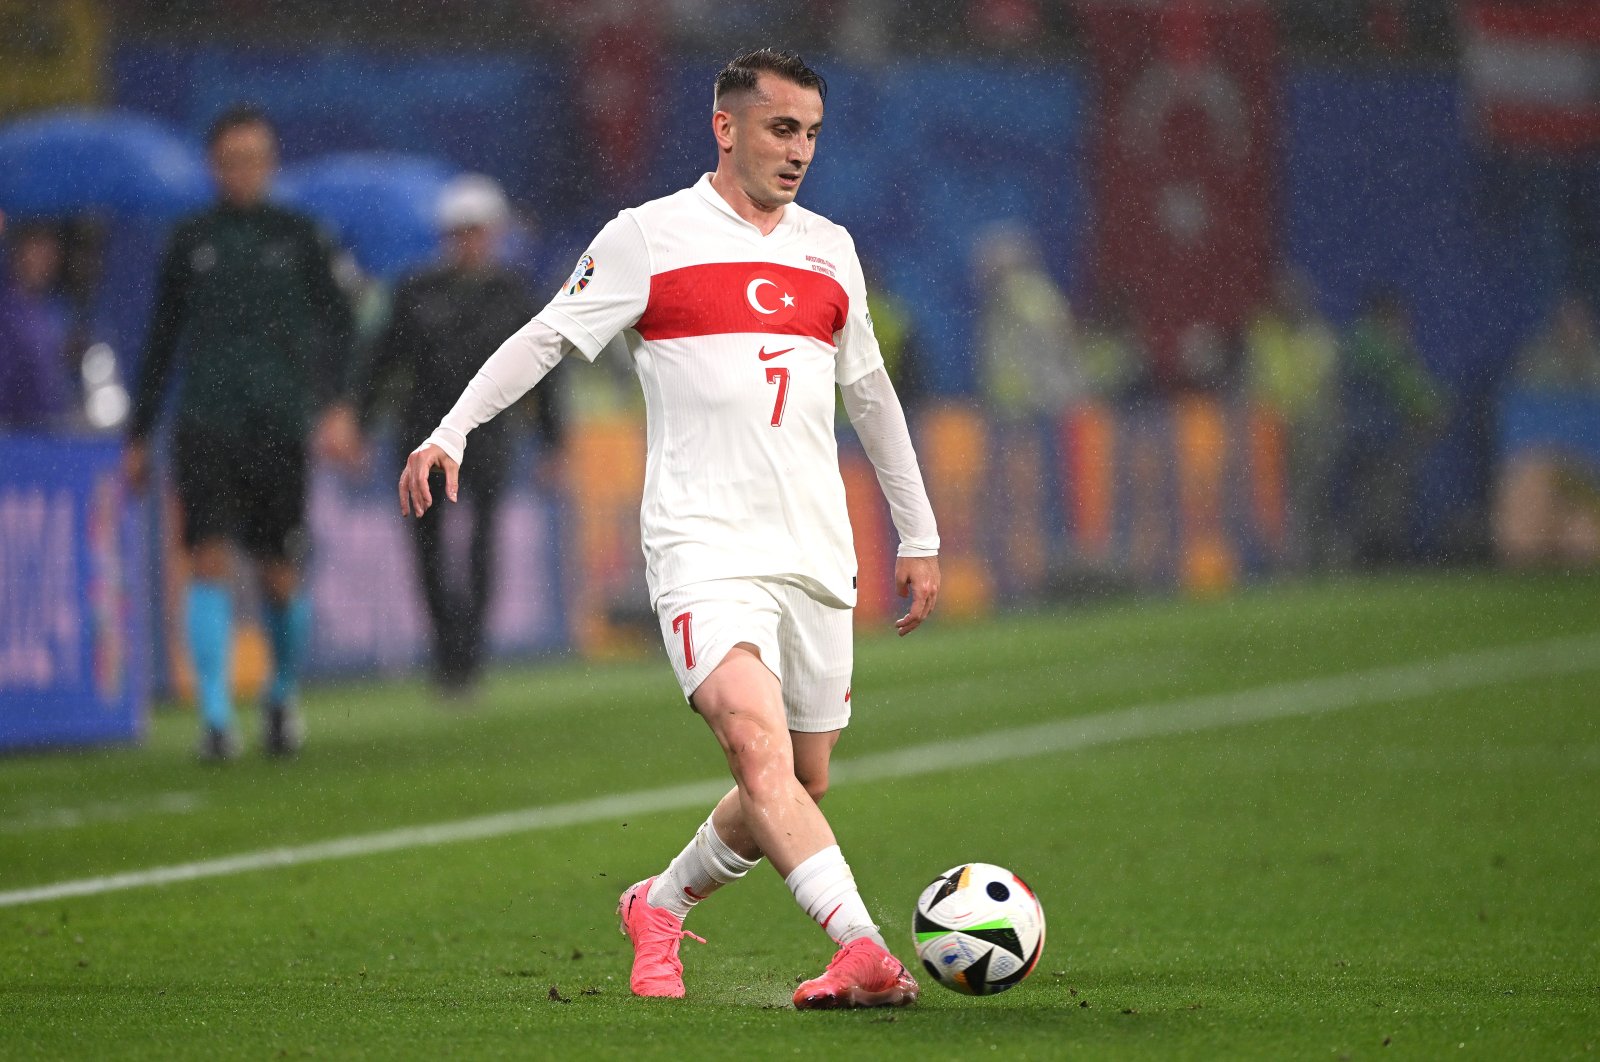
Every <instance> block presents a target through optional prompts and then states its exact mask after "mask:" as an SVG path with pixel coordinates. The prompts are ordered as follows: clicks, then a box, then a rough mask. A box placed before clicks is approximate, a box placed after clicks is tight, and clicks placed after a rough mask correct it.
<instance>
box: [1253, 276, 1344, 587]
mask: <svg viewBox="0 0 1600 1062" xmlns="http://www.w3.org/2000/svg"><path fill="white" fill-rule="evenodd" d="M1338 363H1339V340H1338V336H1337V335H1336V334H1335V333H1334V330H1333V326H1332V325H1331V324H1329V323H1328V321H1327V319H1326V318H1325V317H1323V316H1322V314H1321V312H1320V311H1319V310H1318V309H1317V306H1316V303H1315V301H1314V300H1313V298H1312V293H1311V290H1310V287H1309V285H1308V284H1307V282H1306V280H1305V279H1304V278H1303V277H1301V276H1299V275H1296V274H1294V273H1287V272H1286V273H1284V274H1282V275H1280V276H1279V277H1278V280H1277V282H1276V284H1275V285H1274V286H1273V290H1272V297H1271V299H1270V300H1269V301H1268V302H1267V303H1266V305H1264V306H1262V308H1261V309H1260V311H1258V312H1257V313H1256V315H1255V316H1254V317H1253V318H1252V319H1251V321H1250V324H1249V325H1248V326H1247V327H1246V329H1245V376H1246V380H1247V386H1248V390H1249V395H1250V399H1251V401H1253V402H1254V403H1255V404H1256V405H1257V406H1258V407H1260V408H1263V409H1266V410H1270V411H1271V412H1272V413H1273V414H1275V415H1276V416H1277V417H1278V418H1279V420H1280V421H1281V422H1282V424H1283V427H1284V431H1285V451H1286V453H1285V458H1286V465H1287V472H1288V479H1289V489H1288V495H1289V497H1288V502H1289V519H1290V524H1291V526H1292V528H1293V534H1292V535H1291V541H1292V542H1293V543H1294V549H1295V554H1296V555H1295V556H1294V557H1293V558H1292V559H1293V560H1294V561H1295V562H1296V563H1297V564H1298V565H1299V566H1301V567H1308V566H1312V565H1314V564H1317V563H1320V562H1321V561H1324V560H1326V559H1327V548H1328V536H1327V529H1326V522H1327V512H1328V509H1327V492H1328V474H1329V472H1330V470H1331V469H1332V467H1333V459H1334V455H1335V452H1336V451H1335V447H1336V437H1335V435H1334V429H1335V418H1336V416H1337V413H1338V389H1337V387H1336V386H1335V382H1336V376H1335V373H1336V371H1337V369H1338Z"/></svg>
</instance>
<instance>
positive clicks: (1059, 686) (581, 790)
mask: <svg viewBox="0 0 1600 1062" xmlns="http://www.w3.org/2000/svg"><path fill="white" fill-rule="evenodd" d="M306 700H307V710H308V715H309V719H310V724H311V736H312V740H311V744H310V745H309V746H308V749H307V751H306V753H305V754H304V755H303V756H302V757H301V759H300V760H299V761H297V762H293V763H272V762H266V761H264V760H261V759H259V758H257V757H255V756H250V757H247V758H246V759H245V760H243V761H241V762H239V763H237V764H235V765H232V766H230V767H227V768H223V769H214V768H213V769H208V768H202V767H200V766H198V765H196V764H195V763H194V762H193V761H192V759H191V746H192V740H193V730H192V728H193V720H192V718H191V717H190V716H189V715H188V714H187V713H180V712H175V711H166V712H162V713H159V714H158V716H157V717H156V719H155V720H154V725H153V727H152V730H151V733H150V735H149V736H148V738H147V740H146V742H145V743H144V745H143V747H140V748H128V749H110V750H99V751H92V752H80V753H58V754H41V755H28V756H20V757H12V758H8V759H3V760H0V940H3V946H0V1057H4V1058H7V1059H11V1058H35V1057H40V1058H101V1057H146V1058H213V1057H251V1058H262V1057H288V1058H299V1057H317V1058H330V1057H332V1058H374V1059H387V1058H396V1057H417V1058H422V1057H437V1056H449V1057H459V1058H481V1057H529V1058H531V1057H555V1058H630V1059H643V1058H669V1057H670V1058H692V1059H700V1058H741V1059H748V1058H766V1057H777V1056H783V1057H800V1058H811V1059H819V1058H928V1057H940V1056H942V1057H969V1056H976V1057H994V1058H1061V1057H1091V1058H1178V1057H1190V1058H1240V1057H1260V1058H1323V1057H1327V1058H1341V1057H1349V1058H1388V1057H1396V1058H1399V1057H1408V1058H1437V1057H1449V1058H1465V1057H1474V1058H1495V1059H1500V1058H1585V1057H1587V1058H1594V1057H1600V579H1596V578H1593V577H1582V578H1579V577H1556V576H1540V577H1526V578H1518V577H1510V576H1498V575H1482V574H1480V575H1443V576H1408V577H1404V578H1397V579H1391V580H1383V581H1353V582H1338V583H1329V584H1315V585H1301V586H1284V587H1275V588H1264V589H1259V590H1254V591H1251V592H1248V593H1245V594H1242V595H1239V596H1237V597H1234V598H1230V599H1226V600H1219V601H1210V602H1185V601H1144V602H1122V603H1112V604H1097V605H1092V606H1084V607H1080V608H1075V609H1059V610H1051V611H1048V612H1044V613H1039V614H1032V615H1026V616H1016V617H1008V618H1003V619H999V620H995V621H990V622H985V623H981V624H958V623H954V622H949V621H945V620H939V621H936V622H935V623H934V624H933V625H931V626H929V627H925V628H924V629H923V630H921V631H919V632H917V633H916V634H914V635H913V636H911V637H910V638H907V639H903V640H899V639H893V638H887V637H863V638H862V639H861V640H860V642H859V644H858V659H857V666H856V673H855V696H854V702H855V704H856V717H855V723H854V725H853V726H852V727H851V729H850V730H849V731H848V732H847V734H846V736H845V738H844V740H843V741H842V743H841V745H840V747H839V750H838V754H837V760H836V763H837V764H838V773H837V775H836V779H835V785H834V788H833V791H832V792H831V793H830V794H829V796H828V798H827V800H826V804H825V806H826V807H827V810H828V812H829V815H830V818H831V819H832V821H833V823H834V825H835V827H836V828H837V830H838V832H839V834H840V839H841V842H842V844H843V845H844V850H845V853H846V855H847V857H849V858H850V860H851V862H852V864H853V866H854V869H855V871H856V876H857V879H858V880H859V882H860V884H861V886H862V891H863V894H864V895H865V897H866V899H867V902H868V904H869V906H870V907H871V908H872V909H873V910H874V912H875V913H876V915H877V917H878V918H879V920H880V921H881V922H882V923H883V927H884V931H885V934H886V935H887V937H888V939H889V942H890V944H891V946H892V947H893V948H894V949H895V950H896V952H897V953H898V954H900V956H901V957H902V958H903V959H906V960H908V961H909V960H912V959H913V956H912V952H911V945H910V921H911V917H910V916H911V905H912V902H913V900H914V899H915V897H916V895H917V893H918V892H919V891H920V889H921V888H922V886H923V885H924V884H926V882H927V881H928V880H930V879H931V878H932V877H933V876H934V875H935V874H937V873H938V872H939V871H941V870H943V869H945V868H946V867H948V866H951V865H953V864H957V863H960V862H965V861H969V860H985V861H989V862H996V863H1000V864H1002V865H1005V866H1008V867H1011V868H1012V869H1014V870H1016V871H1017V872H1018V873H1020V874H1021V875H1022V876H1023V877H1024V878H1026V879H1028V881H1029V883H1030V884H1031V885H1032V886H1033V887H1034V889H1035V890H1036V891H1037V893H1038V894H1039V897H1040V899H1041V901H1042V903H1043V905H1044V909H1045V913H1046V917H1047V919H1048V923H1049V935H1048V940H1047V943H1046V946H1045V950H1044V955H1043V958H1042V960H1041V961H1040V964H1039V967H1038V969H1037V970H1036V971H1035V973H1034V974H1033V976H1032V977H1031V978H1030V979H1029V980H1028V981H1027V982H1025V983H1024V984H1023V985H1021V986H1020V987H1018V988H1016V989H1014V990H1012V991H1010V992H1008V993H1006V994H1004V995H1000V996H995V997H990V998H982V999H974V998H968V997H964V996H958V995H955V994H954V993H951V992H947V991H945V990H943V989H941V988H939V987H938V986H937V985H934V984H932V983H931V979H929V978H926V977H924V978H923V996H922V1000H921V1001H920V1002H919V1003H918V1004H917V1005H916V1006H915V1007H912V1008H909V1009H905V1010H899V1011H858V1012H847V1013H840V1012H834V1013H799V1012H796V1011H794V1010H793V1009H792V1008H791V1007H790V1005H789V996H790V994H791V992H792V991H793V989H794V986H795V983H796V981H797V979H799V978H801V977H803V976H804V977H809V976H812V975H814V974H815V973H817V972H818V971H819V970H821V968H822V967H823V965H824V964H825V963H826V961H827V959H828V957H829V956H830V955H831V954H832V950H833V949H832V946H831V945H830V944H829V942H828V941H827V940H826V939H825V938H824V937H823V935H822V934H821V932H820V931H819V930H818V929H817V928H816V927H815V926H813V925H811V924H810V923H809V922H808V921H807V920H806V919H805V918H804V916H803V915H802V914H800V912H799V911H798V910H796V909H795V908H794V905H793V903H792V901H791V900H790V898H789V896H788V893H787V891H786V890H785V889H784V887H783V885H782V883H781V881H779V880H778V878H777V876H776V875H775V874H773V873H772V872H771V871H770V869H768V868H766V867H765V866H763V867H762V868H760V869H758V870H757V871H756V872H755V873H753V874H752V875H751V876H750V877H749V878H747V879H746V880H745V881H743V882H741V883H739V884H738V885H736V886H734V887H731V888H729V889H726V890H724V891H723V892H722V893H720V894H718V895H717V896H716V897H715V898H714V899H712V900H711V901H709V902H707V903H705V904H704V905H702V906H701V907H700V908H699V909H698V910H697V911H696V912H695V914H694V916H693V917H692V918H691V920H690V924H689V925H690V928H692V929H694V930H695V931H697V932H698V933H700V934H701V935H703V936H705V937H706V938H707V939H708V940H709V943H708V944H706V945H700V944H696V943H694V942H693V941H686V942H685V943H684V961H685V966H686V968H687V973H686V979H687V982H688V997H687V998H686V999H684V1000H676V1001H672V1000H638V999H634V998H632V997H631V996H630V994H629V992H628V987H627V970H628V959H629V951H628V948H627V945H626V941H625V940H624V939H623V938H622V937H621V936H620V935H619V934H618V932H617V925H616V918H615V915H614V908H615V904H616V899H617V894H618V893H619V892H620V891H621V890H622V889H623V888H624V887H625V886H627V885H628V884H630V883H631V882H633V881H634V880H635V879H637V878H639V877H642V876H644V875H646V874H648V873H652V872H654V871H655V870H656V869H658V868H659V867H660V866H661V865H663V864H664V862H665V861H666V860H667V859H668V858H669V857H670V856H671V855H672V854H673V853H674V852H676V851H677V849H678V847H679V846H680V845H681V844H682V843H683V842H684V841H685V840H686V839H687V837H688V836H689V835H690V833H691V832H692V831H693V829H694V828H695V826H696V825H697V824H698V823H699V821H700V820H701V818H702V817H703V816H704V813H705V808H706V803H708V802H702V798H701V794H702V793H711V792H715V791H716V790H717V788H718V780H719V779H721V778H722V777H723V776H724V773H725V769H724V768H723V765H722V763H721V758H720V756H719V754H718V753H717V751H716V748H715V745H714V743H713V741H712V739H711V738H710V737H709V735H708V734H707V733H706V731H705V729H704V727H703V725H702V724H701V723H700V722H699V721H698V720H697V719H695V718H694V717H693V716H692V715H691V714H690V713H689V711H688V710H687V709H686V707H685V706H684V704H683V702H682V699H681V697H679V696H678V694H677V690H676V687H675V686H674V684H673V683H672V680H671V677H670V674H669V672H668V670H667V667H666V665H665V662H664V659H652V660H649V661H642V662H637V663H626V664H608V663H575V662H562V663H554V664H549V665H545V666H540V667H525V668H518V669H515V670H506V671H502V672H499V673H497V674H496V675H495V676H494V677H493V678H492V680H491V681H490V683H489V685H488V688H487V691H486V695H485V697H484V699H483V702H482V703H481V704H480V705H479V706H477V707H476V708H475V709H474V710H472V711H469V712H461V711H456V712H452V711H448V710H445V709H441V708H439V707H437V706H436V705H435V704H434V703H433V701H432V699H431V696H430V694H429V691H428V690H427V688H426V687H425V686H423V685H421V684H419V683H414V682H383V683H365V684H339V685H331V686H322V687H317V688H313V689H312V690H311V691H310V692H309V694H308V696H307V698H306ZM252 722H253V721H252ZM597 798H615V799H613V800H609V801H602V800H599V799H597ZM507 813H515V814H507ZM423 826H437V827H438V829H437V830H434V831H432V832H428V831H418V830H415V829H413V828H415V827H423ZM374 837H376V838H378V840H377V841H374V840H373V838H374ZM352 838H353V839H355V840H353V841H352V840H350V839H352ZM317 846H320V847H317ZM261 853H272V854H267V855H262V854H261ZM235 856H244V857H247V858H245V859H242V860H239V861H236V862H234V863H231V864H220V863H218V862H217V861H219V860H223V859H226V858H228V857H235ZM265 864H275V865H265ZM163 867H187V868H189V869H188V871H185V872H184V873H190V874H203V875H206V876H199V877H196V878H195V880H189V881H179V882H175V883H171V884H163V885H155V886H141V887H120V886H121V885H126V884H128V882H126V881H123V882H121V883H120V884H119V883H118V882H117V881H115V880H110V879H111V877H112V876H115V875H124V874H130V873H136V872H143V871H148V870H151V869H152V868H163ZM196 867H198V868H199V869H198V870H196V869H195V868H196ZM60 883H87V884H78V885H75V886H73V887H72V888H69V889H66V890H58V891H57V892H56V893H55V894H53V895H54V897H55V898H38V897H37V895H34V896H33V897H31V898H30V897H29V896H25V895H23V891H24V890H30V889H35V888H37V887H41V886H52V885H57V884H60ZM74 891H76V892H79V893H83V894H79V895H67V894H66V893H71V892H74Z"/></svg>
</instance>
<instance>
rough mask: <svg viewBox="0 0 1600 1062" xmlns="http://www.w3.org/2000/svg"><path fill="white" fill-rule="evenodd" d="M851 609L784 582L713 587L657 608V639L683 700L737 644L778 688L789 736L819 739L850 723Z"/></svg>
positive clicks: (664, 598)
mask: <svg viewBox="0 0 1600 1062" xmlns="http://www.w3.org/2000/svg"><path fill="white" fill-rule="evenodd" d="M854 611H855V610H854V609H849V608H838V607H836V606H833V605H826V604H823V603H822V602H821V601H818V600H817V599H816V598H814V597H812V596H811V595H810V594H808V593H806V591H805V589H804V588H803V587H802V586H801V585H800V584H799V583H797V582H796V581H794V580H790V579H785V578H783V577H781V576H757V577H751V578H746V579H711V580H707V581H705V582H698V583H690V584H689V585H687V586H680V587H678V588H677V589H676V590H669V591H667V592H666V593H665V594H663V595H661V599H660V600H659V601H657V602H656V616H657V618H658V619H659V620H660V621H661V639H662V641H663V642H665V643H666V647H667V656H668V658H669V659H671V661H672V670H673V672H674V673H675V674H676V675H677V676H678V685H679V686H681V687H682V688H683V695H684V697H686V698H687V697H691V696H692V695H693V694H694V691H695V689H696V688H698V687H699V685H700V683H701V682H703V681H705V677H706V676H707V675H709V674H711V672H712V671H714V670H716V667H717V665H718V664H720V663H722V659H723V657H725V656H727V655H728V651H729V650H730V649H732V648H733V647H734V646H735V645H738V644H739V643H740V642H749V643H750V644H751V645H754V646H755V647H756V648H758V649H760V650H761V662H762V663H763V664H765V665H767V667H768V669H769V670H771V672H772V673H773V674H774V675H776V676H777V677H778V682H779V684H780V685H781V686H782V687H783V707H784V713H785V714H786V715H787V716H788V720H789V729H790V730H798V731H801V732H803V733H812V734H821V733H827V732H828V731H830V730H841V729H843V728H844V727H845V726H847V725H848V724H849V722H850V673H851V668H852V667H853V664H854V644H853V636H854V626H853V619H852V618H853V614H854Z"/></svg>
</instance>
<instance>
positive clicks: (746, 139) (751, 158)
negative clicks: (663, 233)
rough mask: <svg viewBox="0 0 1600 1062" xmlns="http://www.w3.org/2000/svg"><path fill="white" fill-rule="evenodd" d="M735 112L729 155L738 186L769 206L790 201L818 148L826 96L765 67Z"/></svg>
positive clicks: (774, 206) (755, 200)
mask: <svg viewBox="0 0 1600 1062" xmlns="http://www.w3.org/2000/svg"><path fill="white" fill-rule="evenodd" d="M731 116H732V121H731V123H730V124H729V127H728V136H729V140H730V142H731V145H732V151H731V153H730V161H731V162H732V164H733V172H734V176H735V178H736V179H737V181H738V184H739V188H740V190H741V191H743V192H744V194H745V195H746V196H748V197H749V198H750V199H751V200H752V201H753V202H755V203H756V204H758V205H759V206H762V207H764V208H766V209H769V210H770V209H775V208H777V207H781V206H784V205H785V204H788V203H792V202H793V201H794V197H795V193H797V192H798V191H800V182H801V181H803V180H804V179H805V176H806V171H807V170H808V169H810V167H811V159H812V156H814V155H815V154H816V150H817V134H818V133H819V132H821V131H822V96H821V95H820V94H819V93H818V92H817V90H816V89H814V88H803V87H801V86H800V85H796V84H795V83H794V82H792V81H789V80H787V79H785V78H781V77H778V76H776V75H774V74H768V73H763V74H762V75H761V76H760V80H759V81H758V82H757V85H756V91H755V92H754V93H752V94H751V95H750V97H749V99H748V102H746V103H745V104H744V105H743V106H741V107H739V109H738V110H737V111H734V112H731Z"/></svg>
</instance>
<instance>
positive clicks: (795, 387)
mask: <svg viewBox="0 0 1600 1062" xmlns="http://www.w3.org/2000/svg"><path fill="white" fill-rule="evenodd" d="M536 319H537V320H539V321H542V322H544V323H545V324H547V325H549V326H550V327H551V328H553V329H555V330H556V331H557V332H560V333H561V334H562V335H563V336H565V337H566V338H567V339H568V340H569V341H571V343H572V344H573V345H574V346H575V347H577V348H578V350H579V351H581V352H582V354H583V356H584V357H586V358H588V359H589V360H590V361H593V360H594V359H595V357H596V356H598V355H599V353H600V351H601V349H602V348H604V347H606V346H607V344H609V343H610V342H611V340H612V339H613V338H615V337H617V336H619V335H620V336H621V338H622V340H623V342H624V343H625V345H626V347H627V350H628V353H629V355H630V356H631V358H632V360H633V367H634V371H635V372H636V373H637V374H638V376H639V382H640V384H641V385H642V386H643V388H644V397H645V410H646V414H647V417H648V425H649V427H648V451H647V455H646V459H645V479H644V500H643V504H642V506H641V509H640V514H639V523H640V528H641V530H642V533H643V534H642V537H643V544H644V554H645V562H646V577H647V579H648V582H649V587H650V600H651V603H652V605H654V603H655V602H656V600H657V599H658V598H660V596H661V595H662V594H664V593H666V592H667V591H669V590H673V589H676V588H678V587H680V586H684V585H687V584H688V583H693V582H699V581H701V580H705V579H723V578H728V577H732V576H753V575H778V576H794V577H796V578H798V579H800V580H802V581H803V582H804V583H805V585H807V586H808V587H809V588H811V589H812V591H813V593H815V594H817V595H818V596H820V597H822V598H823V599H824V600H830V599H831V602H832V603H834V604H837V605H839V606H853V605H854V604H855V601H856V590H855V576H856V558H855V548H854V545H853V543H852V541H851V535H850V519H849V516H848V514H847V513H846V511H845V497H844V482H843V480H842V479H841V478H840V476H839V457H838V451H837V448H836V445H835V442H834V434H833V417H834V386H835V385H836V384H838V385H844V384H850V383H854V382H855V381H856V380H859V379H860V378H861V377H863V376H865V375H867V374H868V373H870V372H872V371H873V370H875V369H878V368H879V367H881V366H882V365H883V356H882V355H881V354H880V353H879V351H878V341H877V338H876V337H875V336H874V335H873V333H872V323H871V320H870V319H869V318H868V316H867V297H866V285H865V282H864V280H863V279H862V274H861V263H860V261H859V260H858V259H857V257H856V250H855V243H854V242H853V241H852V240H851V238H850V234H849V233H848V232H846V231H845V230H844V229H843V228H842V227H840V226H838V225H835V224H834V223H833V222H831V221H829V220H827V219H826V218H824V217H822V216H821V215H819V214H815V213H813V212H811V211H809V210H806V209H805V208H803V207H800V206H798V205H796V204H793V203H791V204H789V205H788V206H786V207H785V208H784V211H783V218H782V220H781V221H780V222H779V223H778V226H777V227H776V228H775V229H773V230H772V232H771V233H770V234H768V235H766V236H763V235H762V234H761V232H760V230H758V229H757V228H756V227H755V226H754V225H752V224H750V223H749V222H747V221H745V220H744V219H743V218H741V217H739V215H737V214H735V213H734V211H733V208H732V207H730V206H729V205H728V204H727V203H726V202H725V201H724V200H723V199H722V197H721V196H720V195H718V194H717V192H716V191H715V190H714V189H713V188H712V187H711V178H710V175H709V174H708V175H706V176H705V177H702V178H701V179H700V181H699V183H697V184H695V185H694V186H693V187H691V188H686V189H684V190H683V191H681V192H678V193H676V194H674V195H670V196H667V197H665V198H663V199H657V200H654V201H653V202H649V203H646V204H644V205H643V206H640V207H637V208H634V209H631V210H624V211H623V212H622V213H621V214H619V215H617V217H616V219H615V220H613V221H612V222H611V223H610V224H608V225H606V227H605V228H603V229H601V230H600V233H599V235H597V236H596V237H595V239H594V242H593V243H592V244H590V245H589V249H588V251H587V252H585V254H584V255H583V257H582V258H580V259H579V261H578V266H577V268H576V269H575V270H574V271H573V274H572V277H571V278H570V279H569V280H568V282H567V284H566V286H565V287H564V288H563V289H562V290H561V291H560V292H559V293H558V294H557V295H556V297H555V298H554V299H552V300H551V301H550V303H549V304H548V305H547V306H545V308H544V309H543V310H541V311H540V312H539V314H538V316H537V318H536Z"/></svg>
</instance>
